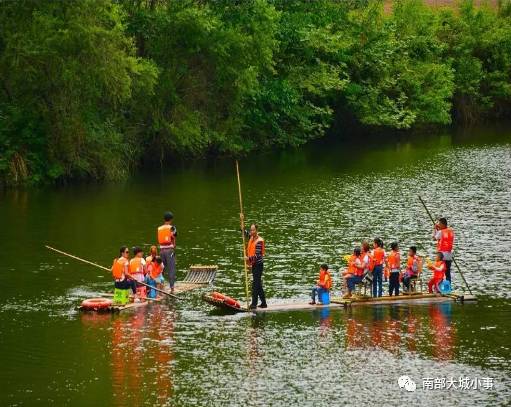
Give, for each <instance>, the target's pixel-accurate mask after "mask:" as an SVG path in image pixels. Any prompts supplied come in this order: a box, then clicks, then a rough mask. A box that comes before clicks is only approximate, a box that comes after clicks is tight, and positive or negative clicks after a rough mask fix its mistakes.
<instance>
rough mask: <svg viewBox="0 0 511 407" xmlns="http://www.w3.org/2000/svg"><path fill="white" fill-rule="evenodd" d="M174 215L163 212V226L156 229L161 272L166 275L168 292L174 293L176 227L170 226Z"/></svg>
mask: <svg viewBox="0 0 511 407" xmlns="http://www.w3.org/2000/svg"><path fill="white" fill-rule="evenodd" d="M173 220H174V215H173V214H172V212H165V214H164V215H163V221H164V223H163V225H161V226H160V227H159V228H158V243H159V245H160V257H161V259H162V261H163V272H164V273H166V274H167V277H168V279H169V285H170V292H171V293H174V284H175V283H176V255H175V250H176V236H177V230H176V227H175V226H174V225H173V224H172V222H173Z"/></svg>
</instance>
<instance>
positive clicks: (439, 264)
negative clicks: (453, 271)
mask: <svg viewBox="0 0 511 407" xmlns="http://www.w3.org/2000/svg"><path fill="white" fill-rule="evenodd" d="M445 268H446V267H445V262H444V255H443V254H442V252H438V253H437V254H436V261H435V263H428V269H430V270H431V271H433V278H432V279H431V280H429V282H428V291H429V292H430V293H432V292H433V288H434V289H435V291H436V292H440V290H439V289H438V284H440V283H441V282H442V281H443V279H444V277H445Z"/></svg>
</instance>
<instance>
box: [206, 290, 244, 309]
mask: <svg viewBox="0 0 511 407" xmlns="http://www.w3.org/2000/svg"><path fill="white" fill-rule="evenodd" d="M211 297H212V298H213V299H215V300H218V301H222V302H223V303H224V304H227V305H229V306H231V307H235V308H241V305H240V303H239V302H238V301H236V300H235V299H234V298H231V297H228V296H227V295H225V294H222V293H219V292H218V291H213V292H212V293H211Z"/></svg>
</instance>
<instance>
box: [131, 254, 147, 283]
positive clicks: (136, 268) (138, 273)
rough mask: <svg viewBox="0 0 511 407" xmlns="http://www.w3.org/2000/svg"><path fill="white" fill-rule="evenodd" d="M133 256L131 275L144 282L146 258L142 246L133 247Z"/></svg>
mask: <svg viewBox="0 0 511 407" xmlns="http://www.w3.org/2000/svg"><path fill="white" fill-rule="evenodd" d="M133 255H134V256H135V257H133V258H132V259H131V260H130V275H131V276H132V277H133V279H135V280H137V281H140V282H142V283H143V282H144V280H145V274H146V264H145V260H144V252H143V251H142V249H141V248H140V247H134V248H133Z"/></svg>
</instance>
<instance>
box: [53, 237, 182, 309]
mask: <svg viewBox="0 0 511 407" xmlns="http://www.w3.org/2000/svg"><path fill="white" fill-rule="evenodd" d="M45 247H46V248H47V249H50V250H53V251H54V252H57V253H60V254H63V255H64V256H67V257H71V258H72V259H75V260H78V261H81V262H84V263H87V264H90V265H91V266H94V267H97V268H100V269H102V270H105V271H111V270H110V269H109V268H108V267H105V266H102V265H100V264H97V263H93V262H92V261H89V260H85V259H82V258H81V257H78V256H73V255H72V254H69V253H66V252H64V251H62V250H58V249H55V248H54V247H51V246H48V245H45ZM137 284H140V285H145V286H146V287H149V288H152V289H153V290H155V291H158V292H159V293H162V294H165V295H168V296H169V297H172V298H175V299H176V300H180V299H181V298H179V297H178V296H176V295H174V294H171V293H168V292H167V291H164V290H160V289H159V288H156V287H153V286H150V285H149V284H146V283H142V282H140V281H137Z"/></svg>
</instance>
